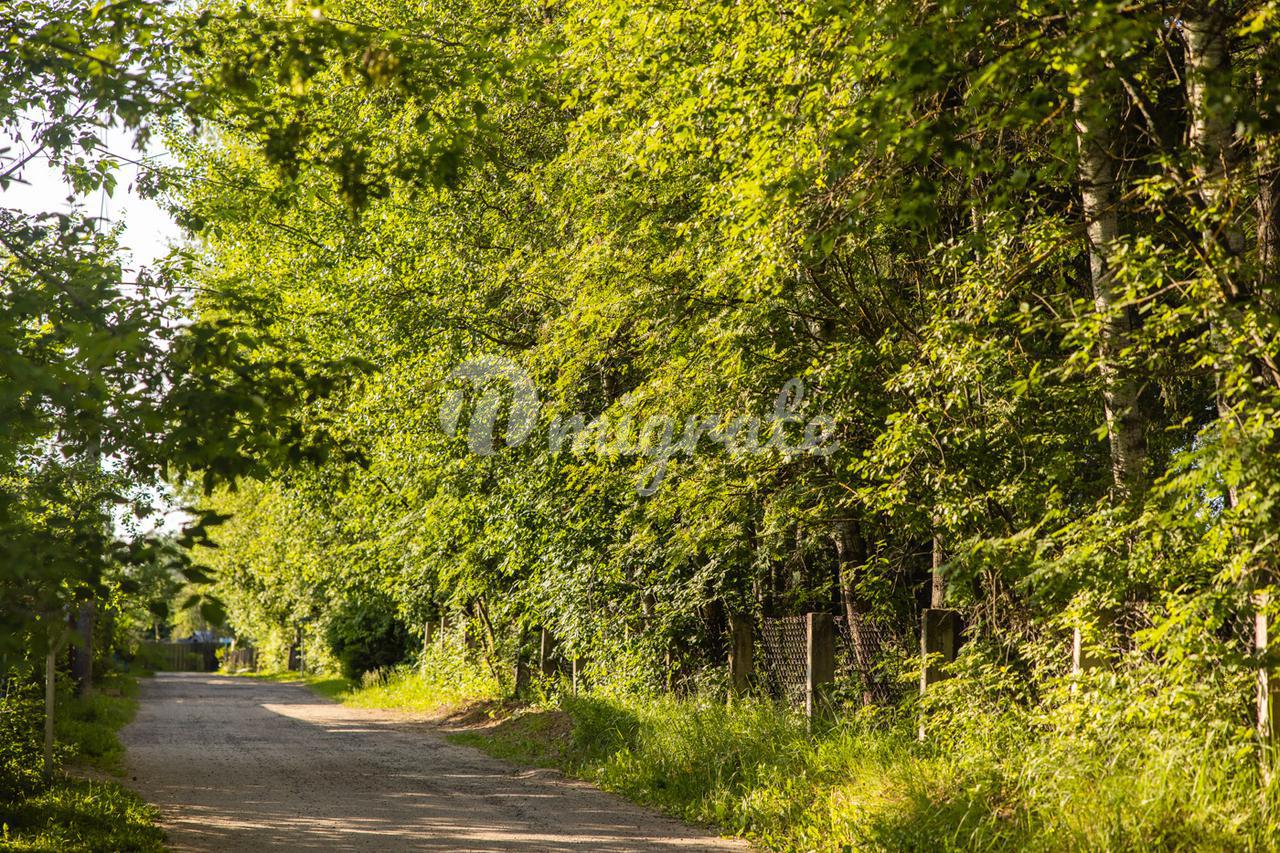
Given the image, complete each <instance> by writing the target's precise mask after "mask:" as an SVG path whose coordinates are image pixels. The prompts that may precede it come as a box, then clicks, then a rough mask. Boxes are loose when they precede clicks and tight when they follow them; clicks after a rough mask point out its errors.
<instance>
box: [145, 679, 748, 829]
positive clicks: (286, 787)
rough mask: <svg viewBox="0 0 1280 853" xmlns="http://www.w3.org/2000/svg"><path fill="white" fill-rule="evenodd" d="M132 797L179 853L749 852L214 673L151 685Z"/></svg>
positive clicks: (379, 716)
mask: <svg viewBox="0 0 1280 853" xmlns="http://www.w3.org/2000/svg"><path fill="white" fill-rule="evenodd" d="M140 698H141V705H140V707H139V709H138V715H137V717H136V718H135V719H134V721H133V722H132V723H130V724H129V725H128V726H127V727H126V728H125V729H124V731H123V732H122V739H123V740H124V744H125V747H126V748H127V750H128V753H127V758H126V766H127V768H128V775H129V778H128V779H127V780H126V784H128V785H130V786H131V787H133V788H134V789H135V790H137V791H138V792H139V793H141V794H142V795H143V796H144V797H146V798H147V799H148V800H150V801H151V802H152V803H155V804H156V805H157V806H159V808H160V810H161V812H162V814H163V821H164V827H165V830H166V831H167V832H168V834H169V840H170V843H171V844H172V846H173V848H174V849H175V850H179V851H185V850H209V851H219V852H220V853H233V851H258V850H379V851H383V850H387V851H391V850H521V851H534V850H539V851H542V850H546V851H555V850H593V851H594V850H601V851H615V850H635V851H641V850H643V851H650V850H656V851H662V850H680V851H694V850H697V851H701V850H746V849H747V847H746V846H745V845H744V844H742V843H741V842H736V841H729V840H725V839H718V838H716V837H715V836H713V835H710V834H708V833H707V832H705V831H702V830H697V829H692V828H690V827H688V826H686V825H684V824H681V823H679V822H677V821H673V820H670V819H667V818H664V817H660V816H657V815H654V814H652V813H651V812H648V811H646V810H644V809H642V808H640V807H639V806H635V805H632V804H630V803H628V802H625V801H623V800H621V799H619V798H617V797H614V796H612V795H610V794H606V793H603V792H601V791H599V790H597V789H595V788H593V787H591V786H589V785H586V784H583V783H580V782H576V781H573V780H568V779H565V778H564V777H563V776H561V775H560V774H558V773H555V772H554V771H549V770H522V769H520V768H517V767H513V766H511V765H509V764H506V763H505V762H502V761H498V760H496V759H493V758H489V757H487V756H485V755H483V754H482V753H480V752H478V751H476V750H474V749H471V748H469V747H463V746H455V745H453V744H450V743H448V742H447V741H445V740H444V739H443V738H442V737H441V736H440V735H439V734H438V733H436V732H435V731H432V730H431V727H430V726H428V725H425V724H423V723H421V722H418V723H414V722H413V721H412V718H410V717H408V716H406V715H404V714H399V713H396V712H391V711H371V710H363V709H358V708H348V707H346V706H344V705H339V704H336V703H334V702H330V701H328V700H325V699H322V698H320V697H318V696H316V695H315V694H314V693H312V692H311V691H310V690H308V689H307V688H305V687H302V686H299V685H291V684H273V683H271V682H266V681H258V680H255V679H248V678H236V677H233V676H220V675H207V674H203V673H162V674H158V675H156V676H155V678H151V679H144V680H143V681H142V691H141V697H140Z"/></svg>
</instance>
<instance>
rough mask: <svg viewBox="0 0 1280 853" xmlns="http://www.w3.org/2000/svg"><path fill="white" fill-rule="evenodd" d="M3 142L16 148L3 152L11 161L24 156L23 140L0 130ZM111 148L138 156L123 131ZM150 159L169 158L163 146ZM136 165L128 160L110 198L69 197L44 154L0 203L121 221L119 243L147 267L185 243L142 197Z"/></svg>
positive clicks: (112, 140)
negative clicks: (174, 245)
mask: <svg viewBox="0 0 1280 853" xmlns="http://www.w3.org/2000/svg"><path fill="white" fill-rule="evenodd" d="M5 145H11V146H13V147H14V150H13V151H10V152H9V153H8V154H6V155H4V159H5V160H7V159H9V158H10V157H12V156H14V155H15V154H16V155H19V156H21V154H20V152H21V151H22V150H23V149H22V145H23V144H22V143H15V142H14V141H13V140H12V139H6V138H5V135H4V134H3V133H0V148H3V147H4V146H5ZM107 148H108V150H109V151H110V152H111V153H112V154H117V155H121V156H124V157H128V158H129V159H132V160H137V159H139V156H138V153H137V152H135V151H134V150H133V145H132V139H131V138H129V137H127V136H126V135H125V133H124V131H116V132H115V133H114V134H112V135H111V136H109V137H108V139H107ZM146 156H147V158H148V159H149V160H160V161H163V160H164V159H165V157H166V154H165V152H164V151H163V150H162V149H158V148H157V149H153V150H150V151H148V152H147V155H146ZM138 171H139V170H138V167H136V166H134V165H131V164H129V163H124V164H122V165H121V167H120V168H119V169H118V170H117V172H116V181H117V184H116V188H115V191H114V193H113V194H112V196H110V197H108V196H107V195H106V194H105V193H103V192H95V193H92V194H91V195H89V196H80V197H79V198H76V199H73V200H71V201H69V200H68V197H69V196H70V195H71V188H70V187H69V186H68V185H67V183H66V182H65V181H64V180H63V179H62V173H61V172H60V171H59V170H57V169H56V168H53V167H51V166H50V165H49V163H48V161H47V160H45V159H44V158H43V157H36V158H35V159H34V160H32V161H31V162H30V163H28V164H27V166H26V167H25V168H24V169H23V171H22V175H21V177H22V181H21V182H14V183H12V184H10V185H9V188H8V189H7V190H4V191H3V192H2V193H0V207H7V208H15V209H18V210H21V211H24V212H26V213H39V212H43V211H55V212H63V211H68V210H71V208H72V205H73V203H78V204H79V205H80V207H81V208H82V209H83V210H84V211H85V212H86V213H88V214H90V215H95V216H96V215H101V216H103V217H104V218H105V219H106V220H107V221H108V222H110V223H111V224H113V225H114V224H116V223H118V222H123V223H124V226H125V231H124V236H123V238H122V240H121V242H122V243H123V245H124V248H125V249H126V255H127V256H128V258H129V263H128V264H126V265H127V266H129V267H130V268H131V269H134V268H136V267H137V266H139V265H143V266H147V265H151V264H152V263H154V261H155V260H156V259H157V258H161V257H164V255H165V254H166V253H167V252H168V250H169V245H170V243H178V242H181V231H180V229H179V228H178V226H177V225H176V224H175V223H174V221H173V219H172V218H171V217H170V216H169V215H168V214H167V213H165V212H164V211H163V210H161V209H160V207H159V206H158V205H157V204H156V203H155V202H152V201H149V200H147V199H144V198H141V197H140V196H139V195H138V193H137V191H136V184H137V179H138Z"/></svg>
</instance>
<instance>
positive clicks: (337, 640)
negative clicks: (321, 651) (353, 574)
mask: <svg viewBox="0 0 1280 853" xmlns="http://www.w3.org/2000/svg"><path fill="white" fill-rule="evenodd" d="M325 637H326V639H327V640H328V643H329V648H330V649H332V650H333V655H334V657H336V658H337V659H338V663H339V665H340V666H341V668H342V674H343V676H344V677H346V678H349V679H351V680H352V681H356V682H359V681H360V679H361V677H362V676H363V675H364V674H365V673H366V672H369V671H371V670H375V669H380V668H382V667H388V666H394V665H395V664H397V663H399V662H400V661H402V660H404V658H405V656H406V654H407V653H408V646H409V632H408V630H407V629H406V628H405V625H404V623H403V622H401V621H400V620H399V619H398V618H397V617H396V615H395V609H394V606H393V605H392V604H391V602H390V601H389V600H387V599H385V598H378V597H373V596H359V597H352V598H348V599H347V600H346V601H345V602H344V603H343V605H342V606H341V607H340V608H339V609H338V611H337V612H336V613H335V614H334V615H333V616H332V617H331V618H330V620H329V623H328V625H327V627H326V631H325Z"/></svg>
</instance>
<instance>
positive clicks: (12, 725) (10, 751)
mask: <svg viewBox="0 0 1280 853" xmlns="http://www.w3.org/2000/svg"><path fill="white" fill-rule="evenodd" d="M0 683H2V684H3V688H2V690H0V801H3V802H13V801H15V800H18V799H21V798H22V797H25V796H29V795H30V794H32V793H33V792H35V791H37V790H39V788H40V786H41V775H40V773H41V767H42V766H43V764H44V757H43V751H42V744H43V731H42V725H43V719H44V711H43V704H42V701H41V698H40V689H39V686H38V685H36V684H34V683H32V682H29V681H25V680H23V679H18V678H7V679H4V680H3V682H0Z"/></svg>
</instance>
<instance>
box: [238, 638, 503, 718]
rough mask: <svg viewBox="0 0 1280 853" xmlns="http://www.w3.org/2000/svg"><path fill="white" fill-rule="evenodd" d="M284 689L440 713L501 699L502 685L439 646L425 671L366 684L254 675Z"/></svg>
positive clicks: (387, 674)
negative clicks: (298, 686) (293, 687)
mask: <svg viewBox="0 0 1280 853" xmlns="http://www.w3.org/2000/svg"><path fill="white" fill-rule="evenodd" d="M243 677H245V678H259V679H263V680H266V681H274V682H278V683H282V684H305V685H306V686H307V687H309V688H311V689H312V690H314V691H315V692H316V693H319V694H320V695H321V696H324V697H326V698H328V699H333V700H335V701H338V702H342V703H344V704H347V705H352V706H354V707H359V708H387V709H393V710H399V711H415V712H427V713H440V712H447V711H449V710H452V709H455V708H459V707H461V706H463V705H470V704H473V703H477V702H484V701H493V700H497V699H498V698H499V697H500V695H501V689H500V685H499V684H498V680H497V679H496V678H495V677H494V676H493V674H492V673H491V672H490V671H489V670H487V669H485V668H484V667H483V666H482V665H480V664H479V663H476V662H474V661H469V660H467V659H466V657H465V655H462V654H458V653H457V652H456V650H454V649H451V648H449V647H443V648H441V647H437V648H435V649H434V650H433V651H432V652H431V654H430V656H429V657H428V658H427V661H426V665H425V666H417V667H402V668H399V669H395V670H390V671H384V672H378V673H369V674H367V675H366V676H365V679H364V682H363V683H362V684H356V683H355V682H353V681H351V680H349V679H346V678H343V677H342V676H339V675H323V674H321V675H311V674H302V673H297V672H266V673H249V674H245V675H244V676H243Z"/></svg>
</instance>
